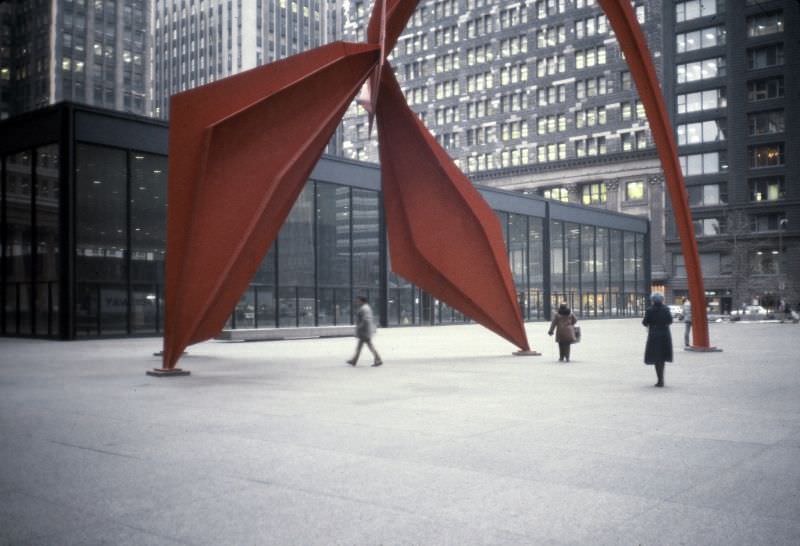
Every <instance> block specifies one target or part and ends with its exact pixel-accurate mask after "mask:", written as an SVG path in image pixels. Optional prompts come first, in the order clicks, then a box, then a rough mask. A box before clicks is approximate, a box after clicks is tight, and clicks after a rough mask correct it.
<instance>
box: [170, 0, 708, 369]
mask: <svg viewBox="0 0 800 546" xmlns="http://www.w3.org/2000/svg"><path fill="white" fill-rule="evenodd" d="M417 2H418V0H377V1H376V3H375V5H374V6H373V10H372V15H371V18H370V22H369V26H368V27H367V43H366V44H356V43H348V42H335V43H332V44H329V45H326V46H323V47H319V48H316V49H314V50H311V51H308V52H306V53H302V54H299V55H295V56H292V57H290V58H288V59H285V60H282V61H278V62H275V63H272V64H269V65H265V66H262V67H259V68H255V69H253V70H249V71H247V72H244V73H242V74H238V75H236V76H232V77H229V78H226V79H224V80H220V81H217V82H214V83H211V84H208V85H205V86H203V87H199V88H196V89H192V90H190V91H186V92H184V93H180V94H177V95H175V96H173V97H172V99H171V103H170V109H171V126H170V141H169V208H168V220H167V221H168V225H167V229H168V231H167V258H166V310H165V329H164V352H163V368H161V369H159V370H156V371H157V372H164V373H170V372H175V371H177V370H179V369H178V368H176V367H175V366H176V363H177V361H178V359H179V358H180V356H181V354H182V353H183V350H184V349H185V348H186V347H187V346H188V345H191V344H193V343H198V342H200V341H204V340H206V339H209V338H211V337H213V336H215V335H216V334H217V333H218V332H219V331H220V330H221V328H222V327H223V325H224V324H225V321H226V319H227V317H228V315H229V314H230V311H231V309H233V308H234V306H235V305H236V303H237V301H238V300H239V298H240V296H241V294H242V293H243V292H244V290H245V289H246V288H247V285H248V284H249V283H250V280H251V278H252V277H253V275H254V274H255V272H256V271H257V269H258V267H259V265H260V264H261V262H262V260H263V258H264V256H265V255H266V253H267V251H268V250H269V247H270V246H271V245H272V243H273V242H274V241H275V239H276V237H277V235H278V231H279V230H280V227H281V226H282V225H283V222H284V220H285V219H286V217H287V216H288V214H289V211H290V210H291V208H292V206H293V204H294V202H295V200H296V199H297V196H298V195H299V194H300V192H301V191H302V189H303V186H304V185H305V183H306V181H307V179H308V177H309V175H310V174H311V171H312V169H313V167H314V165H315V164H316V162H317V161H318V159H319V157H320V155H321V154H322V152H323V150H324V148H325V146H326V144H327V143H328V141H329V139H330V137H331V136H332V134H333V132H334V131H335V129H336V127H337V125H338V124H339V121H340V120H341V118H342V116H343V115H344V113H345V111H346V109H347V107H348V106H349V104H350V103H351V102H352V100H353V99H354V97H355V96H356V94H357V93H358V91H359V89H361V88H362V86H363V85H364V83H365V82H367V87H366V90H367V94H366V96H365V97H364V98H363V100H361V104H362V105H363V106H364V108H365V109H366V110H367V111H368V112H369V113H370V124H371V123H372V119H373V117H375V118H377V122H378V138H379V143H380V158H381V165H382V170H381V175H382V185H383V197H384V207H385V211H386V224H387V231H388V236H389V244H390V248H391V255H392V267H393V269H394V271H395V272H396V273H398V274H400V275H402V276H403V277H405V278H406V279H407V280H409V281H411V282H412V283H414V284H416V285H418V286H419V287H421V288H422V289H424V290H426V291H427V292H429V293H430V294H432V295H433V296H434V297H437V298H439V299H441V300H442V301H445V302H447V303H448V304H449V305H451V306H452V307H454V308H456V309H458V310H459V311H461V312H463V313H464V314H465V315H467V316H469V317H471V318H473V319H474V320H476V321H477V322H479V323H480V324H482V325H484V326H486V327H487V328H489V329H490V330H492V331H494V332H495V333H497V334H498V335H500V336H502V337H504V338H505V339H507V340H509V341H510V342H511V343H513V344H514V345H516V346H517V347H519V348H520V349H522V351H529V350H530V348H529V345H528V340H527V337H526V335H525V329H524V323H523V320H522V315H521V312H520V309H519V305H518V303H517V298H516V292H515V287H514V282H513V278H512V275H511V271H510V268H509V264H508V258H507V255H506V251H505V245H504V244H503V237H502V232H501V229H500V225H499V222H498V221H497V218H496V216H495V215H494V213H493V211H492V210H491V209H490V208H489V206H488V205H487V204H486V202H485V201H484V200H483V198H482V197H481V196H480V194H479V193H478V192H477V190H476V189H475V188H474V187H473V186H472V184H471V183H470V182H469V180H468V179H467V178H466V177H465V176H464V175H463V174H462V173H461V172H460V171H459V169H458V168H457V167H456V166H455V164H454V163H453V161H452V160H451V159H450V158H449V157H448V155H447V153H446V152H445V151H444V149H442V148H441V146H439V145H438V144H437V142H436V141H435V139H433V138H432V137H431V135H430V133H429V132H428V130H427V129H426V128H425V126H424V125H423V124H422V123H421V122H420V120H419V119H418V118H417V117H416V115H415V114H414V113H413V112H412V111H411V109H410V108H409V107H408V105H407V104H406V101H405V98H404V97H403V94H402V92H401V90H400V87H399V85H398V84H397V81H396V79H395V77H394V71H393V69H392V68H391V66H390V65H389V63H388V62H387V59H386V58H387V56H388V55H389V54H390V52H391V50H392V48H393V47H394V45H395V44H396V42H397V39H398V37H399V36H400V33H401V32H402V31H403V29H404V28H405V25H406V23H407V22H408V19H409V18H410V17H411V14H412V13H413V12H414V9H415V8H416V5H417ZM600 4H601V5H602V6H603V8H604V9H605V10H606V13H607V14H608V18H609V21H611V24H612V26H613V28H614V30H615V32H616V34H617V37H618V39H619V41H620V44H621V45H622V48H623V50H624V51H625V55H626V58H627V59H628V63H629V64H630V65H631V73H632V74H633V76H634V79H635V81H636V85H637V87H638V89H639V94H640V96H641V98H642V100H643V102H644V105H645V110H646V112H647V115H648V119H649V121H650V125H651V128H652V129H653V134H654V137H655V140H656V144H657V146H658V149H659V153H660V156H661V162H662V164H663V166H664V171H665V174H666V179H667V183H668V186H669V189H670V192H671V195H672V199H673V206H674V209H675V211H676V215H677V220H678V222H677V223H678V227H679V230H680V234H681V239H682V241H683V245H684V246H683V252H684V255H685V256H686V268H687V272H688V273H689V275H690V277H689V280H690V283H689V286H690V296H691V298H692V299H693V300H694V301H696V302H699V301H704V299H703V287H702V286H703V285H702V278H701V277H700V275H699V268H698V259H697V244H696V242H695V239H694V235H693V232H692V230H691V216H690V213H689V208H688V200H687V196H686V191H685V189H684V186H683V180H682V177H681V173H680V168H679V165H678V159H677V154H676V150H677V149H676V147H675V142H674V140H673V137H672V133H671V130H670V125H669V120H668V117H667V115H666V110H665V108H664V102H663V98H662V97H661V94H660V92H659V89H658V81H657V79H656V76H655V70H654V69H653V66H652V62H651V61H650V56H649V53H648V51H647V47H646V44H645V41H644V37H643V36H642V33H641V30H640V29H639V27H638V24H637V23H636V19H635V16H634V14H633V11H632V8H631V6H630V2H629V0H600ZM409 158H413V160H409ZM696 309H697V310H696V311H695V316H696V319H695V321H696V324H695V327H694V336H695V337H694V341H695V345H698V346H703V347H707V346H708V331H707V326H706V322H705V308H704V306H703V305H696Z"/></svg>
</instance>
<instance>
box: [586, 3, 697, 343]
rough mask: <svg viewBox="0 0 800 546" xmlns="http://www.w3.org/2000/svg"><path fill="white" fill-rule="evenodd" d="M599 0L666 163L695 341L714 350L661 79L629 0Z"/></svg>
mask: <svg viewBox="0 0 800 546" xmlns="http://www.w3.org/2000/svg"><path fill="white" fill-rule="evenodd" d="M598 2H599V4H600V6H601V7H602V8H603V11H605V14H606V16H607V17H608V21H609V23H610V24H611V27H612V28H613V29H614V33H615V34H616V36H617V40H618V41H619V45H620V47H621V48H622V51H623V52H624V53H625V59H626V61H627V63H628V67H629V68H630V70H631V75H632V76H633V80H634V82H635V83H636V89H637V90H638V92H639V98H640V100H641V101H642V103H643V104H644V109H645V113H646V114H647V121H648V122H649V124H650V131H651V132H652V134H653V140H654V141H655V144H656V148H657V149H658V156H659V158H660V159H661V167H662V169H664V178H665V180H666V183H667V189H668V190H669V194H670V198H671V201H672V209H673V211H674V213H675V224H676V225H677V228H678V234H679V235H680V239H681V250H682V252H683V256H684V261H685V263H686V274H687V277H688V282H689V299H691V300H692V304H693V305H692V306H693V308H692V321H693V323H694V324H693V326H694V334H693V340H694V347H695V348H698V349H701V350H702V349H705V350H710V349H711V347H710V344H709V339H708V317H707V314H706V305H705V301H706V296H705V288H704V287H703V274H702V271H701V269H700V256H699V254H698V250H697V240H696V239H695V236H694V226H693V225H692V213H691V209H690V208H689V197H688V195H687V193H686V186H685V183H684V180H683V174H682V172H681V167H680V163H679V161H678V147H677V145H676V143H675V137H674V135H673V133H672V124H671V123H670V120H669V115H668V114H667V108H666V105H665V103H664V96H663V95H662V93H661V89H660V87H659V84H658V77H657V75H656V70H655V66H654V65H653V61H652V56H651V54H650V50H649V49H648V47H647V41H646V39H645V37H644V34H643V33H642V29H641V27H640V26H639V22H638V21H637V20H636V14H635V13H634V11H633V7H632V6H631V3H630V0H598Z"/></svg>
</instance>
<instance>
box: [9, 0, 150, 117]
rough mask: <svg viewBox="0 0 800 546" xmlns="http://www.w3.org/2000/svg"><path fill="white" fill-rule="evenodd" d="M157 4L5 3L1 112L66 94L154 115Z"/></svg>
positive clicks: (98, 0) (124, 0) (102, 0)
mask: <svg viewBox="0 0 800 546" xmlns="http://www.w3.org/2000/svg"><path fill="white" fill-rule="evenodd" d="M149 5H150V2H149V0H116V1H114V0H94V1H92V0H88V1H87V0H25V1H23V0H5V1H4V2H0V117H2V118H5V117H9V116H12V115H15V114H19V113H22V112H26V111H29V110H34V109H37V108H40V107H42V106H46V105H48V104H53V103H56V102H59V101H62V100H70V101H75V102H80V103H85V104H91V105H95V106H102V107H105V108H111V109H115V110H122V111H126V112H133V113H136V114H143V115H149V113H150V102H149V100H148V97H147V88H148V80H149V65H150V63H149V52H150V44H149V36H150V35H149V33H148V32H147V15H148V10H149Z"/></svg>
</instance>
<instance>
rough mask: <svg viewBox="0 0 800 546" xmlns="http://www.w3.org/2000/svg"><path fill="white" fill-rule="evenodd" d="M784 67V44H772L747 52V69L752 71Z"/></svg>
mask: <svg viewBox="0 0 800 546" xmlns="http://www.w3.org/2000/svg"><path fill="white" fill-rule="evenodd" d="M782 65H783V44H772V45H768V46H764V47H755V48H752V49H748V50H747V67H748V68H749V69H750V70H758V69H760V68H769V67H770V66H782Z"/></svg>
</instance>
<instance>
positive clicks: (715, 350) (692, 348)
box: [683, 345, 722, 353]
mask: <svg viewBox="0 0 800 546" xmlns="http://www.w3.org/2000/svg"><path fill="white" fill-rule="evenodd" d="M683 350H684V351H689V352H692V353H721V352H722V349H720V348H719V347H695V346H694V345H690V346H689V347H684V348H683Z"/></svg>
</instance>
